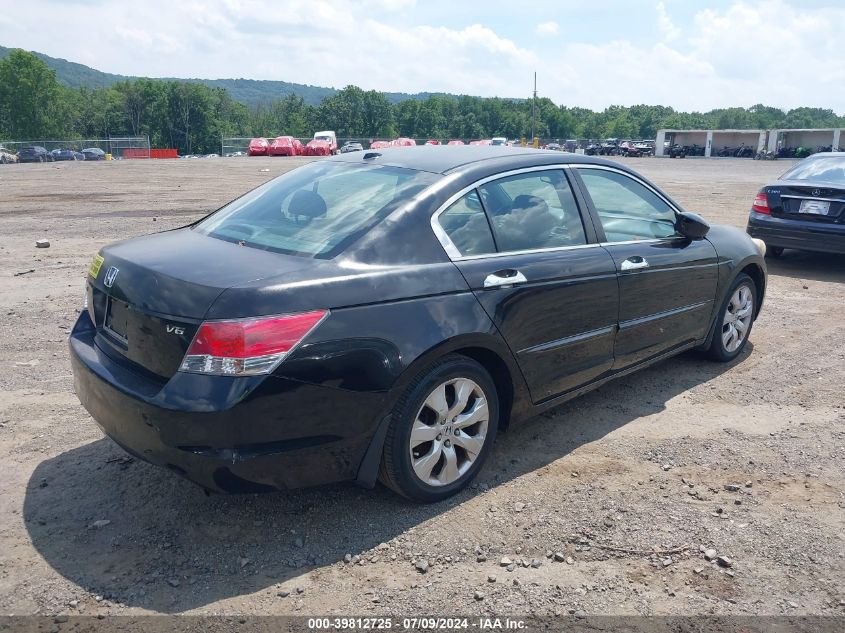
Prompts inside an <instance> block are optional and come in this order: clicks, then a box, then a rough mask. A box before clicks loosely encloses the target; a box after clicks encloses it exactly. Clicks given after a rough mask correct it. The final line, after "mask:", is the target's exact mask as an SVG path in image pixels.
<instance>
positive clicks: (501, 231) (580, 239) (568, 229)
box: [478, 169, 587, 252]
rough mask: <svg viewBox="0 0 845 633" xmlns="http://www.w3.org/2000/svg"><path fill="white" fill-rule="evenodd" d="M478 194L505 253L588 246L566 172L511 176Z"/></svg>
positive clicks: (487, 186)
mask: <svg viewBox="0 0 845 633" xmlns="http://www.w3.org/2000/svg"><path fill="white" fill-rule="evenodd" d="M478 190H479V192H480V193H481V199H482V200H483V201H484V207H485V208H486V210H487V212H488V214H489V215H490V223H491V224H492V225H493V232H494V234H495V236H496V244H497V245H498V247H499V251H501V252H508V251H522V250H535V249H542V248H560V247H564V246H578V245H581V244H586V243H587V238H586V235H585V233H584V225H583V223H582V222H581V215H580V213H579V211H578V206H577V204H576V203H575V197H574V196H573V195H572V190H571V189H570V187H569V183H568V181H567V180H566V176H565V175H564V173H563V171H562V170H559V169H550V170H544V171H533V172H527V173H524V174H517V175H514V176H507V177H505V178H501V179H499V180H494V181H493V182H489V183H487V184H485V185H482V186H481V187H479V188H478Z"/></svg>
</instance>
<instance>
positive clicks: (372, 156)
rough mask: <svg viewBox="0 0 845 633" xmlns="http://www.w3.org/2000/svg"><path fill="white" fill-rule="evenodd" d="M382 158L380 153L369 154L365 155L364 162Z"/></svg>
mask: <svg viewBox="0 0 845 633" xmlns="http://www.w3.org/2000/svg"><path fill="white" fill-rule="evenodd" d="M379 156H381V154H379V153H378V152H367V153H366V154H364V160H370V159H371V158H378V157H379Z"/></svg>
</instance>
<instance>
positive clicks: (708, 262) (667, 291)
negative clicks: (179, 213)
mask: <svg viewBox="0 0 845 633" xmlns="http://www.w3.org/2000/svg"><path fill="white" fill-rule="evenodd" d="M377 154H378V155H375V156H370V157H369V158H368V159H366V160H364V159H363V157H362V156H360V155H357V154H345V155H342V156H338V157H333V158H328V159H326V160H321V161H314V162H311V163H309V164H307V165H304V166H302V167H300V168H298V169H294V170H291V171H289V172H287V173H286V174H284V175H282V176H280V177H278V178H276V179H273V180H271V181H269V182H267V183H265V184H263V185H261V186H260V187H258V188H257V189H255V190H253V191H252V192H249V193H247V194H245V195H243V196H240V197H239V198H238V199H237V200H236V201H235V202H233V203H231V204H229V205H226V206H224V207H222V208H221V209H219V210H218V211H216V212H214V213H212V214H210V215H208V216H207V217H205V218H204V219H202V220H200V221H199V222H194V223H192V224H190V225H188V226H185V227H183V228H181V229H175V230H170V231H165V232H161V233H155V234H152V235H148V236H146V237H140V238H134V239H128V240H123V241H120V242H117V243H115V244H112V245H110V246H106V247H105V248H103V249H102V250H101V251H100V252H99V253H98V254H97V255H96V257H95V259H94V262H93V263H92V266H91V268H90V271H89V275H88V277H87V283H86V299H87V301H86V306H85V308H83V309H82V311H81V312H80V314H79V317H78V319H77V321H76V324H75V326H74V328H73V330H72V332H71V334H70V337H69V340H68V345H69V351H70V359H71V366H72V370H73V376H74V387H75V391H76V394H77V396H78V397H79V399H80V401H81V402H82V404H83V405H84V406H85V408H86V409H87V410H88V411H89V412H90V413H91V415H92V416H93V418H94V419H95V420H96V421H97V423H98V424H99V425H100V427H101V428H102V429H103V431H104V432H105V433H106V434H107V435H109V436H110V437H112V438H113V439H114V440H115V441H116V442H117V443H118V444H119V445H120V446H122V447H123V448H124V449H126V450H127V451H129V452H130V453H131V454H132V455H134V456H135V457H136V458H138V459H143V460H145V461H148V462H152V463H153V464H157V465H159V466H161V467H165V468H167V469H169V470H170V471H171V472H174V473H178V474H180V475H182V476H185V477H187V478H189V479H191V480H193V481H195V482H197V483H198V484H200V485H201V486H202V487H204V488H205V489H207V490H211V491H216V492H237V493H243V492H247V491H250V490H254V491H267V490H272V489H288V488H294V487H300V486H305V485H317V484H327V483H332V482H336V481H344V480H354V481H356V482H357V483H359V484H361V485H366V486H372V485H373V484H374V483H375V481H376V478H380V479H381V481H383V482H384V483H385V484H386V485H387V486H388V487H390V488H391V489H393V490H394V491H396V492H398V493H399V494H402V495H404V496H406V497H409V498H412V499H416V500H419V501H424V502H434V501H439V500H442V499H445V498H447V497H449V496H451V495H454V494H455V493H457V492H458V491H460V490H462V489H463V488H465V487H466V486H467V485H468V484H469V483H470V482H471V481H472V479H473V478H474V477H475V475H476V473H478V471H479V470H480V469H481V468H482V466H483V464H484V462H485V460H486V459H488V458H489V457H491V455H502V454H503V453H501V452H498V453H493V451H492V450H491V449H492V447H493V443H494V441H495V439H496V436H497V433H498V431H499V429H500V428H506V426H507V425H509V426H510V427H511V428H514V427H515V426H516V425H518V424H519V423H521V422H524V421H525V420H527V419H529V418H531V417H533V416H536V415H538V414H540V413H542V412H544V411H547V410H549V409H550V408H551V407H554V406H556V405H559V404H561V403H563V402H565V401H567V400H570V399H571V398H573V397H575V396H577V395H579V394H581V393H584V392H585V391H588V390H590V389H594V388H596V387H599V386H600V385H602V384H604V383H606V382H607V381H609V380H611V379H613V378H616V377H620V376H626V375H628V374H629V373H630V372H632V371H634V370H638V369H641V368H644V367H647V366H649V365H651V364H653V363H656V362H659V361H661V360H663V359H665V358H668V357H671V356H674V355H676V354H679V353H681V352H683V351H685V350H691V349H699V350H701V351H703V352H706V354H707V355H708V356H709V357H710V358H712V359H714V360H717V361H722V362H725V361H731V360H734V359H736V358H737V357H738V356H739V355H740V354H741V353H742V352H743V350H744V349H745V346H746V343H747V342H748V338H749V334H750V332H751V329H752V325H753V323H754V320H755V319H756V317H757V315H758V313H759V311H760V306H761V304H762V301H763V297H764V294H765V289H766V266H765V262H764V260H763V257H762V255H761V251H760V249H761V248H762V244H760V245H758V244H756V243H755V242H754V241H753V240H752V239H751V238H750V237H749V236H748V235H746V234H745V233H744V232H743V231H742V230H740V229H737V228H735V227H731V226H713V227H710V226H709V225H708V224H707V223H706V222H705V221H704V220H703V219H702V218H700V217H699V216H697V215H695V214H692V213H688V212H685V211H684V210H683V209H682V208H681V207H680V206H679V205H678V204H677V203H675V202H673V201H672V200H671V198H669V196H667V195H666V194H665V193H663V192H662V191H661V190H660V189H658V188H657V187H656V186H655V185H653V184H652V183H650V182H648V181H647V180H646V179H644V178H643V177H641V176H639V175H638V174H637V173H635V172H634V171H632V170H630V169H628V168H626V167H625V166H623V165H618V164H615V163H612V162H610V161H605V160H601V159H598V158H590V157H584V156H579V155H574V154H562V153H552V152H544V151H537V150H528V149H514V148H504V147H492V148H491V147H487V148H452V149H449V148H442V147H441V148H426V147H419V148H417V149H415V150H414V151H407V150H402V151H400V150H395V149H386V150H384V151H383V152H379V153H377ZM409 244H412V245H413V248H409V247H408V245H409ZM728 264H729V265H728ZM573 306H576V308H577V309H573ZM704 373H705V374H706V373H708V372H704ZM702 380H705V378H702ZM521 437H525V435H522V436H521ZM516 439H519V437H517V438H516ZM496 466H501V464H497V465H496ZM112 476H113V477H120V476H121V475H120V472H119V471H117V472H116V473H115V474H114V475H112ZM124 483H126V482H116V483H115V485H117V486H121V485H123V484H124Z"/></svg>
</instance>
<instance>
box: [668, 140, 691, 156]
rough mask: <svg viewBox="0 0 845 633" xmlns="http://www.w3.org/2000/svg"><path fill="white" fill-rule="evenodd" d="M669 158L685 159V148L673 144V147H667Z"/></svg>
mask: <svg viewBox="0 0 845 633" xmlns="http://www.w3.org/2000/svg"><path fill="white" fill-rule="evenodd" d="M667 153H668V154H669V158H686V157H687V148H686V147H684V146H683V145H679V144H678V143H675V144H674V145H672V146H670V147H669V151H668V152H667Z"/></svg>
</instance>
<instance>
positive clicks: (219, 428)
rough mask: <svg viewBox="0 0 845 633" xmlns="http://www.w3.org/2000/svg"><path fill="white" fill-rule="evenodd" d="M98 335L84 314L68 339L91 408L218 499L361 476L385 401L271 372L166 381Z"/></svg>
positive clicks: (118, 436)
mask: <svg viewBox="0 0 845 633" xmlns="http://www.w3.org/2000/svg"><path fill="white" fill-rule="evenodd" d="M95 338H96V330H95V329H94V327H93V325H92V323H91V320H90V318H89V317H88V314H87V312H83V313H82V314H81V315H80V317H79V319H78V321H77V323H76V326H75V327H74V329H73V332H72V333H71V335H70V339H69V346H70V356H71V365H72V369H73V379H74V388H75V390H76V394H77V396H78V397H79V400H80V402H81V403H82V404H83V406H84V407H85V408H86V409H87V410H88V412H89V413H90V414H91V416H92V417H93V418H94V420H95V421H96V422H97V424H98V425H99V426H100V428H101V429H102V430H103V432H104V433H105V434H106V435H108V436H109V437H110V438H112V439H113V440H114V441H115V442H116V443H117V444H119V445H120V446H121V447H123V448H124V449H125V450H126V451H127V452H128V453H130V454H132V455H134V456H135V457H137V458H139V459H142V460H144V461H147V462H150V463H152V464H155V465H158V466H162V467H165V468H168V469H169V470H172V471H174V472H176V473H178V474H180V475H182V476H184V477H186V478H188V479H190V480H191V481H194V482H195V483H197V484H199V485H200V486H202V487H203V488H205V489H206V490H210V491H213V492H222V493H234V492H261V491H265V490H272V489H286V488H297V487H302V486H313V485H320V484H326V483H333V482H338V481H345V480H352V479H355V478H356V476H357V475H358V471H359V467H360V465H361V462H362V460H363V458H364V455H365V453H366V451H367V448H368V447H369V445H370V441H371V440H372V438H373V436H374V435H375V432H376V428H377V422H378V420H379V417H380V412H381V410H382V408H383V406H384V402H385V401H386V397H385V395H384V394H381V393H365V392H355V391H349V390H343V389H336V388H332V387H324V386H319V385H312V384H308V383H302V382H299V381H295V380H290V379H286V378H280V377H276V376H272V375H271V376H259V377H249V378H234V377H228V376H203V375H199V374H187V373H180V372H177V373H176V374H175V375H174V376H173V377H172V378H171V379H170V380H168V381H166V382H165V383H163V384H162V383H161V382H157V381H155V380H153V379H150V378H149V377H147V376H143V375H141V374H140V373H137V372H135V371H133V370H131V369H129V368H127V366H126V363H123V362H116V361H115V360H113V359H112V358H111V357H110V356H108V355H107V354H106V353H105V352H104V351H103V350H102V349H100V347H99V346H98V345H97V343H96V340H95Z"/></svg>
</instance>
